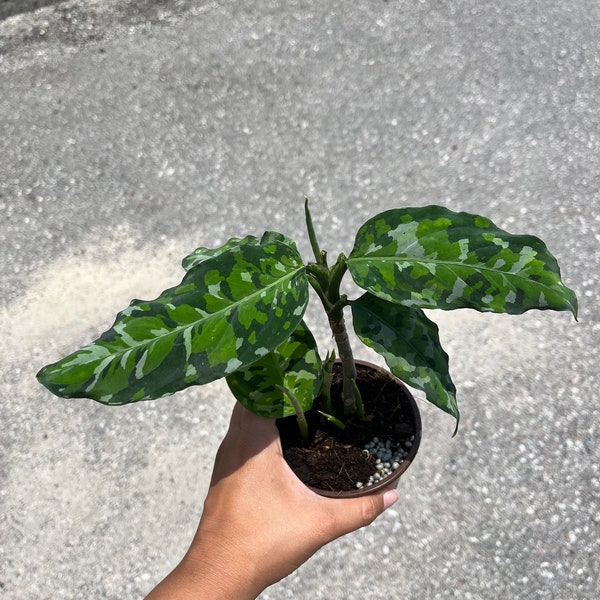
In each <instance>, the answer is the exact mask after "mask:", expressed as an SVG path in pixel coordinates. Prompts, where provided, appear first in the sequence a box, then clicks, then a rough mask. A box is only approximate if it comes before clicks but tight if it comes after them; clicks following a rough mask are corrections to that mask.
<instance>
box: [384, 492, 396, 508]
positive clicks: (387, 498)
mask: <svg viewBox="0 0 600 600" xmlns="http://www.w3.org/2000/svg"><path fill="white" fill-rule="evenodd" d="M398 498H399V496H398V492H397V491H396V490H388V491H387V492H386V493H385V494H384V495H383V508H384V510H385V509H386V508H389V507H390V506H391V505H392V504H394V503H395V502H397V501H398Z"/></svg>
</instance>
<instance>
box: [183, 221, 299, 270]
mask: <svg viewBox="0 0 600 600" xmlns="http://www.w3.org/2000/svg"><path fill="white" fill-rule="evenodd" d="M269 242H281V243H283V244H286V245H288V246H291V247H292V248H294V250H295V249H296V242H294V240H292V239H290V238H288V237H286V236H285V235H283V233H277V232H276V231H265V232H264V233H263V235H262V236H261V237H260V238H258V237H256V236H253V235H247V236H246V237H244V238H236V237H234V238H231V239H230V240H228V241H227V242H225V244H223V246H221V247H220V248H204V247H202V246H201V247H199V248H196V250H194V251H193V252H192V253H191V254H189V255H188V256H186V257H185V258H184V259H183V260H182V261H181V265H182V266H183V268H184V269H185V270H186V271H189V270H190V269H191V268H192V267H195V266H196V265H199V264H200V263H201V262H203V261H205V260H207V259H208V258H213V257H215V256H218V255H219V254H223V252H227V251H228V250H231V249H232V248H237V247H239V246H261V245H263V244H268V243H269Z"/></svg>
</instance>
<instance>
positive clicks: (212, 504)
mask: <svg viewBox="0 0 600 600" xmlns="http://www.w3.org/2000/svg"><path fill="white" fill-rule="evenodd" d="M397 499H398V494H397V492H396V491H395V490H387V491H383V492H379V493H376V494H372V495H369V496H363V497H360V498H349V499H346V498H345V499H333V498H325V497H322V496H319V495H318V494H316V493H314V492H313V491H312V490H310V489H309V488H308V487H306V486H305V485H304V484H303V483H302V482H301V481H300V480H299V479H298V478H297V477H296V476H295V475H294V473H293V472H292V470H291V469H290V468H289V466H288V464H287V463H286V462H285V460H284V458H283V455H282V450H281V442H280V440H279V433H278V431H277V426H276V424H275V421H274V420H273V419H266V418H263V417H257V416H256V415H254V414H252V413H251V412H249V411H248V410H246V409H245V408H244V407H243V406H242V405H241V404H239V403H237V404H236V406H235V408H234V409H233V413H232V416H231V422H230V425H229V430H228V432H227V434H226V435H225V438H224V439H223V442H222V443H221V446H220V448H219V450H218V452H217V456H216V459H215V466H214V471H213V475H212V479H211V484H210V489H209V492H208V495H207V497H206V500H205V503H204V512H203V514H202V518H201V520H200V524H199V526H198V530H197V532H196V535H195V537H194V540H193V542H192V545H191V547H190V549H189V550H188V552H187V554H186V556H185V557H184V559H183V560H182V562H181V564H180V565H179V566H178V567H177V569H175V571H174V572H173V573H172V574H171V575H170V576H169V577H167V579H166V580H165V581H163V582H162V584H161V585H160V586H159V587H158V588H156V590H155V591H154V592H153V593H152V594H150V596H148V598H149V599H150V598H151V599H153V600H155V599H159V598H181V599H184V598H192V597H193V598H210V599H211V600H217V599H221V598H223V599H233V598H235V599H236V600H244V599H254V598H256V596H258V594H260V592H262V591H263V590H264V589H265V588H267V587H268V586H269V585H272V584H273V583H275V582H277V581H279V580H280V579H282V578H283V577H285V576H287V575H289V574H290V573H292V572H293V571H294V570H295V569H297V568H298V567H299V566H300V565H301V564H302V563H304V562H305V561H306V560H307V559H308V558H309V557H310V556H312V555H313V554H314V553H315V552H316V551H317V550H318V549H319V548H321V547H322V546H324V545H325V544H327V543H329V542H330V541H332V540H334V539H336V538H338V537H340V536H342V535H344V534H346V533H349V532H351V531H354V530H356V529H359V528H360V527H364V526H366V525H369V524H370V523H372V522H373V520H374V519H375V518H376V517H377V516H379V515H380V514H381V513H382V512H383V511H384V510H385V509H386V508H388V507H389V506H391V505H392V504H393V503H394V502H395V501H396V500H397ZM161 594H162V595H161ZM186 594H187V595H186Z"/></svg>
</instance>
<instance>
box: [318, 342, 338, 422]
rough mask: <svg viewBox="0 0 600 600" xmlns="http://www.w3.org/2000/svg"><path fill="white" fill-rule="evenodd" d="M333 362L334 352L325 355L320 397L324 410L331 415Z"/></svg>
mask: <svg viewBox="0 0 600 600" xmlns="http://www.w3.org/2000/svg"><path fill="white" fill-rule="evenodd" d="M334 362H335V351H334V350H332V351H331V352H330V353H328V354H327V357H326V358H325V360H324V361H323V387H322V388H321V396H323V402H324V404H325V409H326V410H327V412H328V413H329V414H333V402H332V401H331V381H332V380H333V363H334Z"/></svg>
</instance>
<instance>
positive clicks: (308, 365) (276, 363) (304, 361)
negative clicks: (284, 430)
mask: <svg viewBox="0 0 600 600" xmlns="http://www.w3.org/2000/svg"><path fill="white" fill-rule="evenodd" d="M227 384H228V385H229V389H230V390H231V391H232V393H233V395H234V396H235V397H236V398H237V399H238V400H239V401H240V402H241V403H242V404H243V405H244V406H245V407H246V408H247V409H248V410H251V411H252V412H253V413H255V414H257V415H260V416H262V417H271V418H280V417H287V416H290V415H293V414H295V412H294V409H293V407H292V405H291V403H290V402H289V400H288V399H287V398H286V397H285V396H284V394H283V392H281V391H280V390H279V389H278V388H277V386H282V387H285V388H287V389H288V390H290V391H291V392H292V393H293V394H294V396H295V397H296V399H297V400H298V402H299V404H300V407H301V408H302V410H303V412H306V411H307V410H309V409H310V407H311V406H312V404H313V401H314V399H315V398H316V397H317V396H318V395H319V393H320V391H321V384H322V364H321V359H320V358H319V353H318V350H317V343H316V342H315V339H314V337H313V335H312V333H311V332H310V330H309V329H308V327H307V326H306V324H305V323H304V322H302V323H301V324H300V325H299V326H298V327H297V328H296V330H295V331H294V333H293V334H292V336H291V337H290V338H288V339H287V340H285V342H283V343H282V344H281V345H280V346H278V347H277V348H276V349H275V350H274V351H273V352H270V353H269V354H267V355H266V356H263V357H262V358H261V359H260V360H258V361H257V362H255V363H253V364H251V365H250V366H249V367H245V368H243V369H239V370H238V371H236V372H235V373H232V374H231V375H229V376H228V377H227Z"/></svg>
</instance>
